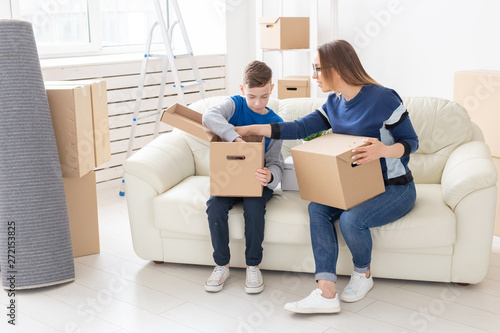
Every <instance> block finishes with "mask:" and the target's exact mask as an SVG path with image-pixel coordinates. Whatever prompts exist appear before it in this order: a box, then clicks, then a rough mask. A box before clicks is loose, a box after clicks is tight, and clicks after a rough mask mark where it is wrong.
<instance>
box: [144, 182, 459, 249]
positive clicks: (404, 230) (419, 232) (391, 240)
mask: <svg viewBox="0 0 500 333" xmlns="http://www.w3.org/2000/svg"><path fill="white" fill-rule="evenodd" d="M209 183H210V182H209V178H208V177H203V176H192V177H188V178H186V179H185V180H184V181H182V182H181V183H179V184H178V185H176V186H174V187H173V188H172V189H171V190H169V191H167V192H165V193H164V194H162V195H160V196H158V197H157V198H156V199H155V200H154V216H155V225H156V227H158V228H159V229H162V231H167V232H174V233H180V234H186V237H187V238H192V237H200V236H201V237H206V238H207V239H209V237H210V231H209V228H208V222H207V215H206V212H205V210H206V201H207V200H208V198H209ZM308 204H309V202H308V201H305V200H302V199H301V198H300V194H299V192H297V191H281V189H280V188H279V187H278V188H277V189H276V191H275V192H274V196H273V198H271V200H270V201H269V202H268V203H267V206H266V227H265V236H264V242H265V243H269V244H297V245H304V244H310V242H311V239H310V232H309V215H308V211H307V206H308ZM228 221H229V236H230V239H238V240H242V239H244V218H243V207H242V204H241V203H239V204H236V205H235V206H234V208H233V209H232V210H231V211H230V212H229V220H228ZM336 227H337V231H338V222H336ZM371 232H372V237H373V248H374V249H375V250H404V249H422V248H438V247H445V246H450V245H453V244H454V242H455V234H456V232H455V215H454V214H453V212H452V211H451V209H450V208H449V207H448V206H447V205H446V204H445V203H444V201H443V198H442V195H441V185H437V184H421V185H417V202H416V204H415V206H414V207H413V209H412V210H411V211H410V212H409V213H408V214H407V215H405V216H404V217H403V218H401V219H399V220H398V221H396V222H393V223H390V224H387V225H385V226H382V227H379V228H373V229H372V230H371ZM338 234H339V246H340V247H343V246H346V245H345V241H344V239H343V238H342V236H341V234H340V232H338Z"/></svg>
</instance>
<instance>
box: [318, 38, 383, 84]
mask: <svg viewBox="0 0 500 333" xmlns="http://www.w3.org/2000/svg"><path fill="white" fill-rule="evenodd" d="M318 54H319V61H320V63H321V68H322V70H321V75H322V78H323V80H324V81H325V82H327V83H328V84H331V83H332V81H333V73H332V71H331V70H327V68H333V69H335V70H336V71H337V73H338V74H339V75H340V77H341V78H342V80H344V82H345V83H347V84H349V85H352V86H362V85H365V84H375V85H380V84H379V83H378V82H377V81H375V80H374V79H372V78H371V76H370V75H368V73H366V71H365V69H364V68H363V65H361V61H360V60H359V58H358V55H357V54H356V51H355V50H354V48H353V47H352V45H351V44H349V43H348V42H347V41H345V40H341V39H337V40H334V41H332V42H329V43H325V44H323V45H320V46H319V47H318ZM323 68H324V70H323ZM330 86H331V85H330Z"/></svg>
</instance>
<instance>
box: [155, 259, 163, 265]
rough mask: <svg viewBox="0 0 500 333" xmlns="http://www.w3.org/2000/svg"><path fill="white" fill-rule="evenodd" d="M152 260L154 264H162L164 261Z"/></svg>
mask: <svg viewBox="0 0 500 333" xmlns="http://www.w3.org/2000/svg"><path fill="white" fill-rule="evenodd" d="M153 262H154V263H155V264H157V265H160V264H163V263H164V261H159V260H153Z"/></svg>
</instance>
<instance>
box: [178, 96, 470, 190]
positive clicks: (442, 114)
mask: <svg viewBox="0 0 500 333" xmlns="http://www.w3.org/2000/svg"><path fill="white" fill-rule="evenodd" d="M225 98H227V97H226V96H217V97H209V98H206V99H203V100H200V101H197V102H195V103H193V104H191V105H190V106H189V107H190V108H192V109H193V110H196V111H198V112H200V113H204V112H205V110H206V109H207V108H209V107H211V106H214V105H217V104H219V103H221V102H222V101H223V100H224V99H225ZM325 101H326V98H292V99H283V100H278V99H273V98H272V99H270V101H269V104H268V106H269V107H270V108H271V109H273V110H274V111H275V112H276V113H278V115H279V116H281V118H283V120H284V121H293V120H296V119H298V118H301V117H303V116H305V115H307V114H309V113H310V112H313V111H314V110H316V109H317V108H319V107H321V106H322V105H323V104H324V103H325ZM403 103H404V105H405V106H406V108H407V109H408V112H409V114H410V119H411V121H412V123H413V127H414V128H415V131H416V132H417V135H418V137H419V149H418V150H417V151H416V152H415V153H414V154H412V155H411V158H410V169H411V170H412V173H413V177H414V178H415V182H416V183H427V184H439V183H440V181H441V175H442V172H443V169H444V166H445V164H446V161H447V160H448V157H449V156H450V154H451V153H452V152H453V150H455V148H457V147H458V146H460V145H462V144H463V143H465V142H468V141H470V140H471V137H472V125H471V124H472V123H471V121H470V118H469V115H468V113H467V111H466V110H465V109H464V108H463V107H461V106H460V105H459V104H457V103H454V102H450V101H448V100H446V99H441V98H432V97H408V98H403ZM179 132H180V131H179ZM181 135H183V136H184V137H185V139H186V142H187V143H188V145H189V146H190V148H191V150H192V152H193V156H194V160H195V170H196V174H197V175H208V174H209V144H208V142H206V141H203V140H201V139H198V138H196V137H194V136H192V135H189V134H186V133H182V134H181ZM301 143H302V141H301V140H285V141H283V150H282V152H283V156H284V158H286V157H288V156H290V155H291V149H292V148H293V147H294V146H296V145H298V144H301Z"/></svg>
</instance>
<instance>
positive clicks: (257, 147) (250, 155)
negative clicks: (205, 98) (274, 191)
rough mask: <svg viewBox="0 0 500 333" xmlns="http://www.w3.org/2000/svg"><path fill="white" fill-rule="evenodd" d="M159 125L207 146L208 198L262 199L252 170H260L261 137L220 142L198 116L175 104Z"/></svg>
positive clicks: (263, 141) (262, 160) (262, 149)
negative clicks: (208, 148)
mask: <svg viewBox="0 0 500 333" xmlns="http://www.w3.org/2000/svg"><path fill="white" fill-rule="evenodd" d="M161 121H162V122H164V123H167V124H169V125H171V126H174V127H176V128H178V129H181V130H183V131H185V132H188V133H190V134H192V135H194V136H196V137H198V138H200V139H202V140H205V141H208V142H210V195H212V196H234V197H260V196H262V185H261V184H260V182H259V181H258V180H257V179H256V178H255V170H257V169H260V168H262V167H264V154H265V138H264V137H244V138H243V139H244V140H245V141H246V142H223V141H222V140H221V139H220V138H219V137H218V136H217V135H215V134H214V133H213V132H212V131H210V130H209V129H208V128H207V127H205V126H203V125H202V115H201V113H198V112H196V111H194V110H191V109H190V108H188V107H185V106H183V105H180V104H177V103H176V104H173V105H172V106H170V107H169V108H168V109H167V110H165V111H164V112H163V115H162V118H161Z"/></svg>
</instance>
